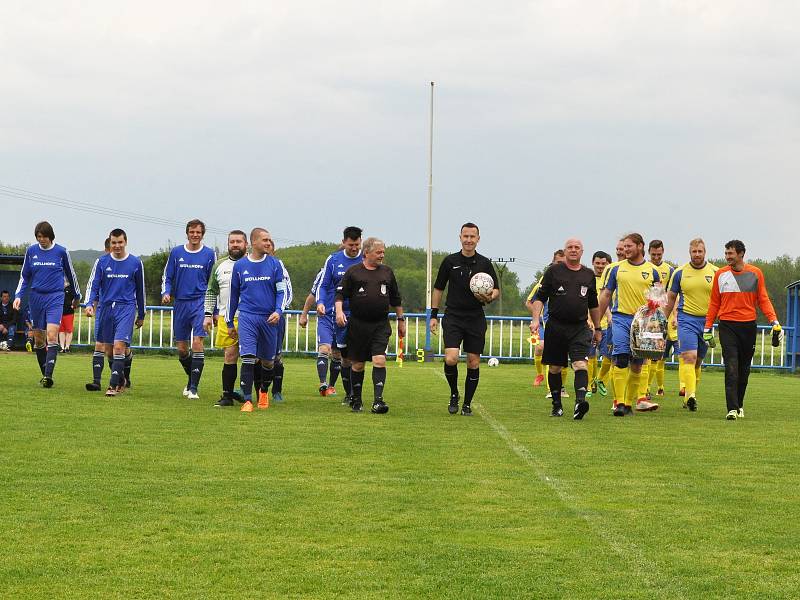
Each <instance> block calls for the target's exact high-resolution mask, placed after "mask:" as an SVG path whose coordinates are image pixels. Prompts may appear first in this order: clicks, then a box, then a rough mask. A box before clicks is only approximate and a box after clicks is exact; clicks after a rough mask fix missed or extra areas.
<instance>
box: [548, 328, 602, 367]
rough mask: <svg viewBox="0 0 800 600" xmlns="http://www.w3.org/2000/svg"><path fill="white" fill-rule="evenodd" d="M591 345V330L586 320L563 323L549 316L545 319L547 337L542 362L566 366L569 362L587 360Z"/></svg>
mask: <svg viewBox="0 0 800 600" xmlns="http://www.w3.org/2000/svg"><path fill="white" fill-rule="evenodd" d="M591 346H592V331H591V330H590V329H589V326H588V325H587V324H586V322H582V323H563V322H560V321H556V320H554V319H553V318H552V317H551V318H550V319H549V320H548V321H547V339H546V341H545V343H544V351H543V352H542V362H543V363H544V364H546V365H553V366H557V367H566V366H568V365H569V363H571V362H575V361H579V360H587V358H588V356H589V350H590V348H591Z"/></svg>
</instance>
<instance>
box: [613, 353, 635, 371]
mask: <svg viewBox="0 0 800 600" xmlns="http://www.w3.org/2000/svg"><path fill="white" fill-rule="evenodd" d="M630 364H631V357H630V355H629V354H617V355H616V356H615V357H614V366H615V367H617V368H618V369H627V368H628V366H629V365H630Z"/></svg>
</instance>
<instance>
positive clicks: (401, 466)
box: [0, 354, 800, 599]
mask: <svg viewBox="0 0 800 600" xmlns="http://www.w3.org/2000/svg"><path fill="white" fill-rule="evenodd" d="M220 366H221V361H220V360H219V359H218V358H213V359H210V360H208V361H207V364H206V371H205V376H204V381H203V384H202V386H201V396H202V400H201V401H195V402H191V401H188V400H185V399H183V398H182V397H181V395H180V390H181V389H182V387H183V384H184V378H183V375H182V371H181V370H180V367H179V365H178V363H177V361H176V360H174V359H168V358H163V357H144V356H140V357H139V358H137V359H136V361H135V363H134V377H133V379H134V388H133V390H132V391H130V392H128V393H126V394H125V395H123V396H121V397H119V398H115V399H106V398H104V397H103V396H102V395H99V394H90V393H88V392H84V391H83V390H82V388H83V383H84V382H85V380H86V375H87V373H88V371H89V357H88V355H71V356H62V357H61V358H59V361H58V364H57V369H56V387H55V388H53V389H52V390H43V389H41V388H39V387H38V386H37V385H36V382H37V381H38V368H37V367H36V365H35V361H34V359H33V358H32V356H30V355H25V354H10V355H2V356H0V389H2V390H3V394H2V399H1V400H0V403H1V404H0V410H2V415H3V416H2V427H0V473H1V474H2V488H0V490H2V492H1V493H0V542H1V543H2V553H0V596H3V597H9V598H23V597H24V598H53V597H72V598H86V597H94V598H110V597H137V598H162V597H191V598H197V597H249V598H265V597H272V598H285V597H311V598H322V597H337V598H338V597H349V598H380V599H386V598H396V597H407V598H420V597H448V598H467V597H469V598H511V597H520V598H563V597H568V598H642V599H645V598H707V597H736V598H780V597H783V598H796V597H798V594H800V573H799V571H798V568H797V565H798V564H800V550H798V540H800V525H798V523H799V522H800V491H798V490H800V476H798V464H800V442H799V441H798V440H800V436H799V435H798V434H800V413H799V412H798V411H797V400H798V397H800V393H799V392H800V381H799V380H798V378H797V377H793V376H785V375H784V376H780V375H772V374H762V373H757V374H754V375H753V376H752V378H751V382H750V391H749V393H748V399H747V404H746V406H745V411H746V413H747V417H746V418H745V419H743V420H738V421H735V422H727V421H725V420H724V419H723V416H724V413H725V410H724V400H723V398H722V374H721V373H707V374H705V375H704V378H703V381H702V382H701V395H700V410H699V411H698V412H697V413H694V414H689V413H687V412H686V411H684V410H683V409H681V408H680V403H679V401H678V400H677V398H676V397H675V396H674V393H673V395H672V396H671V397H669V398H668V399H667V400H665V401H664V405H663V406H662V409H661V410H660V411H658V412H657V413H651V414H644V415H636V416H635V417H633V418H625V419H615V418H612V417H611V416H610V413H609V410H608V405H609V403H610V402H609V401H608V400H605V399H603V400H598V401H597V402H595V403H594V404H593V406H592V410H591V412H590V413H589V414H588V415H587V417H586V419H585V420H584V421H583V422H574V421H572V420H571V419H568V418H562V419H552V418H550V417H548V416H547V415H548V414H549V409H548V404H547V402H548V401H546V400H545V399H544V398H543V392H541V391H540V389H541V388H537V389H536V391H535V393H534V388H532V387H531V385H530V380H531V379H532V375H531V374H532V368H531V367H529V366H527V367H526V366H515V365H502V366H501V367H499V368H497V369H489V368H486V367H484V368H483V369H482V381H481V385H480V388H479V391H478V396H477V398H476V406H477V410H476V414H475V416H473V417H472V418H465V417H461V416H457V417H451V416H449V415H448V414H447V411H446V404H447V392H446V385H445V382H444V380H443V377H442V375H441V364H440V363H437V364H435V365H419V364H415V363H411V362H408V363H406V365H405V366H404V367H403V369H399V368H397V366H396V364H394V363H393V364H392V366H391V368H390V370H389V375H388V383H387V391H386V400H387V402H388V403H389V405H390V406H391V411H390V412H389V414H388V415H384V416H378V415H372V414H369V413H368V412H366V413H364V414H351V413H349V412H348V411H347V410H346V409H345V408H344V407H342V406H341V405H340V404H339V402H338V400H335V399H332V398H327V399H322V398H320V397H319V396H318V395H317V394H316V392H315V384H314V381H315V376H314V373H313V372H314V363H313V362H312V361H309V360H301V359H290V360H289V361H288V363H287V373H286V385H285V394H286V396H287V402H286V403H284V404H282V405H279V406H274V407H272V408H270V409H269V410H268V411H264V412H255V413H252V414H243V413H240V412H239V411H238V410H236V409H217V408H213V407H212V406H211V404H212V403H213V401H214V400H215V399H216V397H217V395H218V393H219V370H220ZM107 374H108V371H107V370H106V372H105V375H106V376H107ZM463 374H464V370H463V367H462V368H461V375H462V377H463ZM368 381H369V376H368V377H367V382H368ZM667 383H668V387H669V389H670V390H673V391H674V389H675V387H676V381H675V372H674V371H668V373H667ZM366 387H370V386H366ZM367 396H371V394H367Z"/></svg>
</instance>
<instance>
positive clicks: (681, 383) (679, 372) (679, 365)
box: [678, 356, 686, 390]
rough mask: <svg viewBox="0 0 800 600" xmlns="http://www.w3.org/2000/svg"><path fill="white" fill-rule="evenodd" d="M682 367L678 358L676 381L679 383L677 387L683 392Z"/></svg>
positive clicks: (684, 384)
mask: <svg viewBox="0 0 800 600" xmlns="http://www.w3.org/2000/svg"><path fill="white" fill-rule="evenodd" d="M682 367H683V359H682V358H681V357H680V356H679V357H678V380H679V382H680V383H678V387H680V389H682V390H683V389H686V381H684V379H683V369H682Z"/></svg>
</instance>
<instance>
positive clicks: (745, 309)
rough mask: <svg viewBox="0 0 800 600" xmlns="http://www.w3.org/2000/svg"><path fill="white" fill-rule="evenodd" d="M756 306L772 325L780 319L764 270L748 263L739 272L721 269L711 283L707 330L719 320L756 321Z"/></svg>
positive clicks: (726, 268) (726, 267)
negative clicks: (770, 297) (773, 303)
mask: <svg viewBox="0 0 800 600" xmlns="http://www.w3.org/2000/svg"><path fill="white" fill-rule="evenodd" d="M756 306H758V307H759V308H761V312H762V313H764V316H765V317H767V319H769V321H770V323H771V322H773V321H777V320H778V317H777V316H776V315H775V309H774V308H773V307H772V302H770V299H769V295H768V294H767V287H766V285H765V284H764V274H763V273H762V272H761V269H759V268H758V267H754V266H752V265H749V264H746V263H745V265H744V269H742V270H741V271H738V272H737V271H734V270H733V269H731V268H730V266H725V267H722V268H721V269H720V270H719V271H717V272H716V273H715V274H714V282H713V283H712V284H711V298H710V301H709V303H708V314H707V315H706V329H710V328H711V326H712V325H713V324H714V321H715V320H716V319H717V317H719V320H720V321H741V322H746V321H755V320H756Z"/></svg>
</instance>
